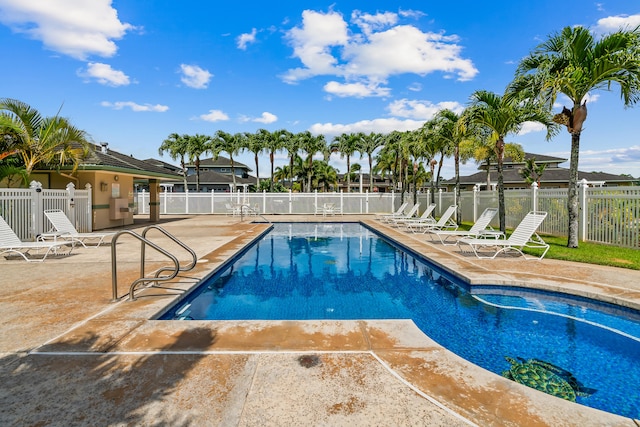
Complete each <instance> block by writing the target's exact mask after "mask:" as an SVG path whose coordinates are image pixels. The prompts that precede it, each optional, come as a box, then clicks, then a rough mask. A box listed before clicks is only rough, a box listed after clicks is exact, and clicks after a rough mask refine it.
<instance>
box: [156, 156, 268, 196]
mask: <svg viewBox="0 0 640 427" xmlns="http://www.w3.org/2000/svg"><path fill="white" fill-rule="evenodd" d="M146 161H147V162H155V164H157V165H159V164H160V163H164V162H161V161H160V160H155V159H149V160H146ZM174 168H175V166H174ZM185 168H186V170H187V178H186V182H187V188H188V190H189V191H190V192H194V191H196V165H195V164H194V163H188V164H186V165H185ZM177 169H178V173H179V174H180V175H182V170H181V169H180V168H179V167H178V168H177ZM233 170H234V173H235V175H236V179H235V184H236V189H238V188H243V189H244V190H245V191H246V190H248V189H249V187H251V186H253V187H255V186H256V178H255V177H253V176H250V175H249V172H251V171H252V170H251V168H249V167H248V166H247V165H245V164H243V163H240V162H236V161H234V162H233ZM233 182H234V180H233V176H232V175H231V160H230V159H228V158H227V157H224V156H218V158H217V159H214V158H209V159H202V160H200V187H199V188H200V192H211V191H214V192H230V191H232V189H233ZM160 185H161V186H162V187H164V191H167V192H183V191H184V186H185V184H184V179H183V178H182V177H180V180H179V181H168V182H164V183H162V184H160Z"/></svg>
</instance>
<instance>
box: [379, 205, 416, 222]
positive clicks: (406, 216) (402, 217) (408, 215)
mask: <svg viewBox="0 0 640 427" xmlns="http://www.w3.org/2000/svg"><path fill="white" fill-rule="evenodd" d="M418 209H420V202H418V203H416V204H415V205H413V206H411V209H409V212H407V213H406V214H404V215H399V216H394V217H389V218H387V220H386V221H383V222H386V223H388V224H389V225H391V226H392V227H395V226H396V224H397V222H396V221H402V220H405V219H409V218H413V217H414V216H415V215H416V213H417V212H418Z"/></svg>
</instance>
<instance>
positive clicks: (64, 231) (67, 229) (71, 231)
mask: <svg viewBox="0 0 640 427" xmlns="http://www.w3.org/2000/svg"><path fill="white" fill-rule="evenodd" d="M44 214H45V216H46V217H47V219H48V220H49V222H50V223H51V225H52V226H53V229H52V230H51V232H48V233H43V234H41V235H40V239H41V240H46V239H47V238H49V237H53V238H54V240H58V239H63V240H68V241H71V242H74V243H76V242H77V243H80V244H81V245H82V246H83V247H85V248H86V247H87V245H86V244H85V240H97V243H96V245H95V246H96V247H98V246H100V245H101V244H102V243H103V242H104V239H105V238H106V237H109V236H113V235H115V234H116V233H115V232H104V233H101V232H94V233H79V232H78V230H76V227H74V225H73V224H72V223H71V221H69V218H67V215H66V214H65V213H64V212H63V211H61V210H60V209H50V210H46V211H44Z"/></svg>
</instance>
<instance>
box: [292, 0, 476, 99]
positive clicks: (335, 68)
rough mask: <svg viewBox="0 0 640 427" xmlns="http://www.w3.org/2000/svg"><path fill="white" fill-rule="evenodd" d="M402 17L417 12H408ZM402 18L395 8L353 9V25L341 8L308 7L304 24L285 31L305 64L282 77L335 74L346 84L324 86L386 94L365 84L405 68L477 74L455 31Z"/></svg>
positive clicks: (297, 78)
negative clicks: (320, 9) (435, 30)
mask: <svg viewBox="0 0 640 427" xmlns="http://www.w3.org/2000/svg"><path fill="white" fill-rule="evenodd" d="M401 16H408V17H414V16H416V15H414V14H411V13H408V12H405V13H404V15H402V14H401ZM397 21H398V14H395V13H391V12H384V13H377V14H375V15H370V14H363V13H361V12H360V11H354V12H353V14H352V27H353V28H349V24H348V23H347V22H346V21H345V20H344V17H343V16H342V15H341V14H339V13H337V12H334V11H329V12H327V13H321V12H316V11H312V10H305V11H304V12H303V13H302V24H301V25H300V26H297V27H294V28H292V29H291V30H289V31H288V32H287V35H286V36H287V38H288V40H289V43H290V45H291V46H292V48H293V56H294V57H295V58H298V59H299V60H300V61H301V63H302V67H299V68H293V69H289V70H288V71H287V72H286V73H285V74H284V75H283V76H282V78H283V80H284V81H285V82H287V83H297V82H298V81H300V80H303V79H307V78H310V77H314V76H320V75H328V76H336V77H342V78H344V79H345V83H344V84H342V86H339V85H340V84H341V83H336V82H332V83H331V84H328V85H326V86H325V90H334V94H336V95H338V96H347V95H349V92H350V91H351V92H352V96H387V95H388V92H387V91H383V93H382V94H375V91H374V92H370V93H369V94H366V93H367V92H366V91H363V90H362V89H363V87H364V88H366V87H372V86H370V84H374V85H376V84H380V83H381V82H386V79H387V78H388V77H389V76H392V75H399V74H405V73H413V74H418V75H420V76H424V75H427V74H429V73H433V72H437V71H440V72H443V73H445V77H456V78H457V79H458V80H461V81H464V80H470V79H472V78H474V77H475V75H476V74H477V73H478V70H477V69H476V68H475V66H474V65H473V63H472V61H470V60H468V59H465V58H463V57H462V56H461V51H462V47H461V46H460V45H459V44H458V38H457V37H456V36H445V35H444V34H443V33H433V32H427V33H425V32H422V31H421V30H420V29H418V28H417V27H415V26H412V25H397ZM356 30H359V31H356ZM354 81H355V82H360V83H353V82H354ZM362 82H364V83H362ZM358 85H360V86H359V87H358ZM355 89H358V90H355ZM365 94H366V95H365Z"/></svg>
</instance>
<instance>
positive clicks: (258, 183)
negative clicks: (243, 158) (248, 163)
mask: <svg viewBox="0 0 640 427" xmlns="http://www.w3.org/2000/svg"><path fill="white" fill-rule="evenodd" d="M253 160H254V161H255V162H256V192H258V191H260V170H259V164H258V153H256V154H255V156H254V158H253Z"/></svg>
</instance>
